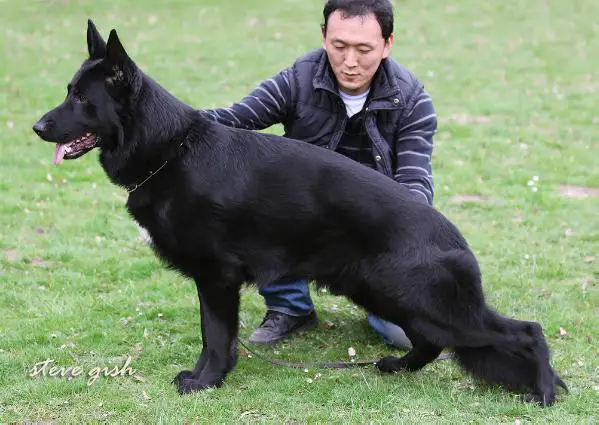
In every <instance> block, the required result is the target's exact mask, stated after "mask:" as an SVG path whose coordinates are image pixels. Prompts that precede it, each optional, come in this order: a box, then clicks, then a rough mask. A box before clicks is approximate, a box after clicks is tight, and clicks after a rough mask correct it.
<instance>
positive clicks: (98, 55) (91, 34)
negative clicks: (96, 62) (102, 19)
mask: <svg viewBox="0 0 599 425" xmlns="http://www.w3.org/2000/svg"><path fill="white" fill-rule="evenodd" d="M87 51H88V53H89V58H90V59H102V58H103V57H104V56H106V42H105V41H104V39H103V38H102V36H101V35H100V33H99V32H98V30H97V29H96V26H95V25H94V23H93V22H92V20H91V19H88V20H87Z"/></svg>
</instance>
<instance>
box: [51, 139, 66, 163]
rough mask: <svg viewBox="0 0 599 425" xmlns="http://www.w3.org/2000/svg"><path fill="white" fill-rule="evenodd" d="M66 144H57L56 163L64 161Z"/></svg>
mask: <svg viewBox="0 0 599 425" xmlns="http://www.w3.org/2000/svg"><path fill="white" fill-rule="evenodd" d="M65 148H66V145H60V144H58V143H57V144H56V150H55V151H54V165H58V164H60V163H61V162H62V160H63V158H64V154H65Z"/></svg>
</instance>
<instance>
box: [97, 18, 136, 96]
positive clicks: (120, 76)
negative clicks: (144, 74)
mask: <svg viewBox="0 0 599 425" xmlns="http://www.w3.org/2000/svg"><path fill="white" fill-rule="evenodd" d="M104 70H105V73H106V81H107V82H108V83H109V84H112V85H114V86H126V85H128V84H129V83H131V81H132V80H133V78H134V77H135V74H136V70H137V66H136V65H135V63H134V62H133V61H132V60H131V58H129V55H127V52H126V51H125V48H124V47H123V45H122V44H121V41H120V40H119V37H118V35H117V34H116V31H115V30H114V29H113V30H112V31H110V35H109V36H108V43H107V44H106V57H105V58H104Z"/></svg>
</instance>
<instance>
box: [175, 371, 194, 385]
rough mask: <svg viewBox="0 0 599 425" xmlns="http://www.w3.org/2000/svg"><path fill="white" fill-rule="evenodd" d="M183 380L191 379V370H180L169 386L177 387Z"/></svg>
mask: <svg viewBox="0 0 599 425" xmlns="http://www.w3.org/2000/svg"><path fill="white" fill-rule="evenodd" d="M184 379H193V374H192V372H191V370H182V371H181V372H179V373H178V374H177V376H175V377H174V378H173V380H172V381H171V384H174V385H176V386H177V387H178V386H179V385H180V384H181V381H183V380H184Z"/></svg>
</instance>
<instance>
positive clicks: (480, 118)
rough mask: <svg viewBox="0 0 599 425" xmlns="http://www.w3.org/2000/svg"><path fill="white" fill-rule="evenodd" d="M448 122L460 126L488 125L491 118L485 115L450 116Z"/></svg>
mask: <svg viewBox="0 0 599 425" xmlns="http://www.w3.org/2000/svg"><path fill="white" fill-rule="evenodd" d="M449 120H450V121H452V122H455V123H458V124H460V125H468V124H488V123H490V122H491V121H493V118H492V117H488V116H485V115H468V114H452V115H451V116H450V117H449Z"/></svg>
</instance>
